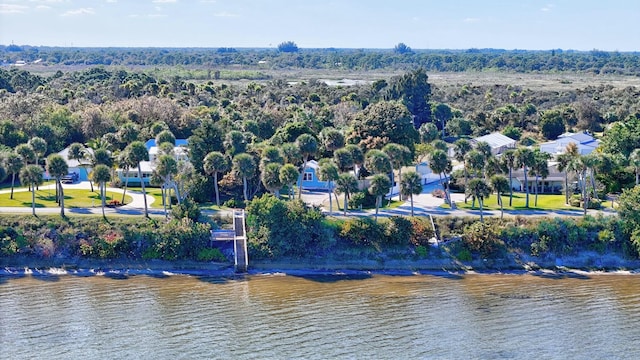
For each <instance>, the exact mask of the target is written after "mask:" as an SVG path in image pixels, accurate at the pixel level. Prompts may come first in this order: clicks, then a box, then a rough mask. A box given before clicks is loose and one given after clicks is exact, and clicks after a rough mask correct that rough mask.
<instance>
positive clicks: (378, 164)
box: [364, 149, 391, 174]
mask: <svg viewBox="0 0 640 360" xmlns="http://www.w3.org/2000/svg"><path fill="white" fill-rule="evenodd" d="M364 167H365V168H366V169H367V170H368V171H369V172H371V173H373V174H388V173H389V172H391V160H389V156H387V154H385V153H384V152H382V151H380V150H377V149H371V150H369V151H367V154H366V155H365V157H364Z"/></svg>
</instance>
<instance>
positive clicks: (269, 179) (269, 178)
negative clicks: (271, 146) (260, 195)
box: [260, 163, 282, 198]
mask: <svg viewBox="0 0 640 360" xmlns="http://www.w3.org/2000/svg"><path fill="white" fill-rule="evenodd" d="M281 167H282V165H280V164H278V163H268V164H267V165H265V166H264V168H263V169H262V172H261V174H260V180H262V184H263V185H264V187H265V188H266V189H267V190H269V192H271V193H272V194H273V195H274V196H275V197H277V198H279V197H280V188H282V181H280V168H281Z"/></svg>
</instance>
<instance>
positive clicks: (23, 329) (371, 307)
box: [0, 274, 640, 359]
mask: <svg viewBox="0 0 640 360" xmlns="http://www.w3.org/2000/svg"><path fill="white" fill-rule="evenodd" d="M160 275H161V274H155V275H153V274H150V275H144V274H138V275H135V276H123V275H118V276H117V277H118V279H114V278H113V277H107V276H89V277H81V276H74V275H61V276H57V275H50V276H34V275H26V276H20V277H7V276H4V277H2V276H0V358H2V359H512V358H513V359H638V358H640V275H588V276H571V277H562V276H558V277H548V276H534V275H464V276H455V275H446V276H445V274H442V275H416V276H383V275H374V276H358V277H347V276H323V277H313V278H303V277H296V276H284V275H281V274H275V275H253V276H249V277H246V278H238V279H225V278H216V277H199V276H187V275H174V276H166V277H165V276H160Z"/></svg>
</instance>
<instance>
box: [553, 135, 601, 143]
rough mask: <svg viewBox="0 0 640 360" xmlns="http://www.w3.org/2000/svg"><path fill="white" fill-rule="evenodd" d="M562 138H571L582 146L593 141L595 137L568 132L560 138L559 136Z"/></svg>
mask: <svg viewBox="0 0 640 360" xmlns="http://www.w3.org/2000/svg"><path fill="white" fill-rule="evenodd" d="M561 138H571V139H573V140H575V141H577V142H578V143H580V144H584V143H588V142H591V141H593V140H594V139H593V136H591V135H589V134H586V133H583V132H582V133H571V132H566V133H564V134H562V135H560V136H558V139H561Z"/></svg>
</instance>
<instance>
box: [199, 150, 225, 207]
mask: <svg viewBox="0 0 640 360" xmlns="http://www.w3.org/2000/svg"><path fill="white" fill-rule="evenodd" d="M202 167H203V169H204V172H205V173H206V174H207V175H209V176H211V175H213V187H214V189H215V191H216V205H218V206H220V191H219V189H218V173H224V172H227V171H229V161H227V157H225V156H224V155H223V154H222V153H221V152H219V151H212V152H210V153H208V154H207V156H205V157H204V161H203V163H202Z"/></svg>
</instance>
